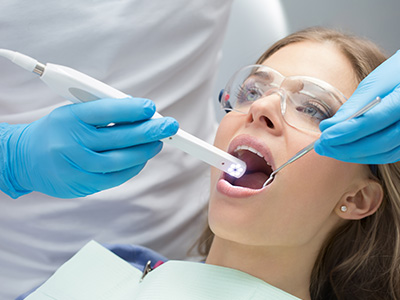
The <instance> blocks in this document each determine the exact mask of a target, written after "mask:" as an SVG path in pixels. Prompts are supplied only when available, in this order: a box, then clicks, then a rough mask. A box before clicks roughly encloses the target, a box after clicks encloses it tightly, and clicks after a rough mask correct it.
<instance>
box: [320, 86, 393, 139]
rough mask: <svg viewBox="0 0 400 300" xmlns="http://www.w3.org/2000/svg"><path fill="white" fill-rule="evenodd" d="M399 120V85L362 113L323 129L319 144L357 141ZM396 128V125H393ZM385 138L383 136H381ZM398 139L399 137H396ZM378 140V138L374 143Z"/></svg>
mask: <svg viewBox="0 0 400 300" xmlns="http://www.w3.org/2000/svg"><path fill="white" fill-rule="evenodd" d="M399 120H400V85H399V86H397V87H396V88H395V90H394V91H393V92H392V93H390V94H389V95H387V96H386V97H385V98H383V99H382V101H381V103H379V104H378V105H376V106H375V107H373V108H372V109H371V110H370V111H367V112H366V113H365V114H364V115H362V116H359V117H357V118H354V119H350V120H347V121H342V122H340V123H338V124H335V125H333V126H331V127H329V128H327V129H325V130H324V131H323V132H322V133H321V136H320V146H321V147H329V146H338V145H344V144H349V143H352V142H354V141H357V140H359V139H361V138H363V137H364V136H368V135H371V134H373V133H375V132H379V131H382V130H383V129H385V128H388V127H390V126H391V125H393V124H396V123H397V122H398V121H399ZM394 128H396V127H394ZM382 138H385V137H382ZM396 140H397V141H398V140H399V137H397V139H396ZM377 142H379V141H378V140H376V141H375V143H377Z"/></svg>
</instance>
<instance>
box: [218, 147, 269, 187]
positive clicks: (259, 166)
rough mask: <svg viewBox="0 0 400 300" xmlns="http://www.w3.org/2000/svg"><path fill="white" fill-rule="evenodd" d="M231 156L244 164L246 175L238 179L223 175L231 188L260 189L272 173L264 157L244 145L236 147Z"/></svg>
mask: <svg viewBox="0 0 400 300" xmlns="http://www.w3.org/2000/svg"><path fill="white" fill-rule="evenodd" d="M231 154H232V155H234V156H236V157H237V158H239V159H241V160H243V161H244V162H245V163H246V165H247V169H246V173H245V174H244V175H243V176H242V177H240V178H235V177H233V176H230V175H229V174H226V173H225V175H224V179H225V180H226V181H228V182H229V183H230V184H231V185H233V186H240V187H245V188H249V189H262V188H263V185H264V183H265V182H266V181H267V180H268V178H269V177H270V175H271V173H272V172H273V169H272V167H271V165H270V163H269V162H268V161H267V160H266V159H265V158H264V156H263V155H262V154H261V153H260V152H259V151H257V150H256V149H254V148H252V147H250V146H246V145H240V146H238V147H236V148H235V150H234V151H233V153H231Z"/></svg>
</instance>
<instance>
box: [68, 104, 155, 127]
mask: <svg viewBox="0 0 400 300" xmlns="http://www.w3.org/2000/svg"><path fill="white" fill-rule="evenodd" d="M68 107H69V109H71V111H72V112H73V113H74V114H75V115H76V116H77V117H78V119H79V120H81V121H82V122H84V123H86V124H90V125H95V126H106V125H107V124H110V123H129V122H137V121H143V120H146V119H149V118H151V117H152V116H153V115H154V113H155V111H156V109H155V105H154V103H153V102H152V101H151V100H148V99H142V98H124V99H100V100H96V101H92V102H85V103H78V104H71V105H68Z"/></svg>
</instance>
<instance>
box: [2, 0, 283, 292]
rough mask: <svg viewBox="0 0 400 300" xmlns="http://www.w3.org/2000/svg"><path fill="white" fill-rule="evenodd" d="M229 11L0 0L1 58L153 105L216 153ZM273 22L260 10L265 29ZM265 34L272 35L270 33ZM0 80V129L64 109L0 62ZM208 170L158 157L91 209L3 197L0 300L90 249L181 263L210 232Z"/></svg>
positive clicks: (199, 2)
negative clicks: (86, 80)
mask: <svg viewBox="0 0 400 300" xmlns="http://www.w3.org/2000/svg"><path fill="white" fill-rule="evenodd" d="M276 2H277V1H276ZM231 4H232V0H196V1H187V0H168V1H162V0H152V1H144V0H129V1H128V0H125V1H122V0H119V1H118V0H108V1H107V0H92V1H89V0H70V1H52V0H31V1H22V0H8V1H7V0H2V1H1V2H0V12H1V20H0V41H1V43H0V48H5V49H11V50H15V51H19V52H21V53H24V54H27V55H29V56H32V57H34V58H36V59H37V60H38V61H40V62H43V63H46V62H50V63H56V64H61V65H66V66H69V67H72V68H75V69H77V70H79V71H81V72H83V73H86V74H88V75H90V76H93V77H95V78H97V79H99V80H101V81H103V82H105V83H107V84H109V85H111V86H113V87H115V88H117V89H120V90H121V91H123V92H125V93H127V94H130V95H132V96H134V97H145V98H149V99H152V100H153V101H155V103H156V105H157V110H158V111H159V112H160V113H161V114H162V115H165V116H172V117H175V118H176V119H177V120H178V122H179V123H180V126H181V128H182V129H184V130H185V131H187V132H189V133H192V134H193V135H195V136H197V137H199V138H201V139H203V140H206V141H208V142H212V139H213V135H214V132H215V128H216V121H215V117H214V111H213V105H212V104H211V101H212V100H213V101H216V100H215V99H216V97H213V96H212V95H211V94H212V90H213V81H214V77H215V71H216V68H217V64H218V60H219V57H220V55H219V54H220V49H221V47H222V42H223V34H224V31H225V27H226V24H227V21H228V16H229V11H230V7H231ZM270 13H273V12H271V11H268V10H266V12H265V14H266V16H265V20H268V14H270ZM270 25H271V28H269V29H268V31H270V30H271V29H273V30H274V28H273V27H272V26H273V24H270ZM272 32H274V31H272ZM276 32H279V34H280V33H281V32H282V30H280V29H279V30H277V31H276ZM276 37H277V36H276V35H272V37H269V38H271V39H275V38H276ZM250 47H251V45H250ZM0 74H1V75H0V76H1V81H0V122H8V123H11V124H16V123H28V122H32V121H34V120H36V119H38V118H40V117H42V116H44V115H46V114H48V113H49V112H50V111H52V110H53V109H54V108H56V107H58V106H61V105H65V104H67V103H68V102H66V101H65V100H64V99H61V98H60V97H58V96H57V95H55V94H54V93H53V92H52V91H51V90H50V89H48V88H47V87H46V86H45V85H44V84H43V83H42V82H41V81H40V80H39V79H38V78H37V76H35V75H33V74H30V73H28V72H26V71H24V70H23V69H20V68H19V67H17V66H15V65H13V64H11V63H10V62H8V61H6V60H3V59H0ZM208 170H209V167H208V166H207V165H206V164H204V163H202V162H200V161H198V160H196V159H194V158H191V157H189V156H188V155H187V154H184V153H183V152H181V151H179V150H177V149H175V148H173V147H168V145H164V149H163V151H162V152H161V153H160V154H159V155H158V156H157V157H156V158H155V159H153V160H151V161H150V162H148V164H147V166H146V167H145V169H144V170H143V171H142V172H141V173H140V174H139V175H138V176H136V177H135V178H133V179H132V180H130V181H128V182H126V183H125V184H123V185H121V186H119V187H117V188H113V189H110V190H106V191H104V192H101V193H97V194H95V195H92V196H88V197H86V198H81V199H70V200H65V199H58V198H53V197H49V196H46V195H43V194H41V193H31V194H28V195H25V196H22V197H20V198H18V199H17V200H12V199H11V198H9V197H8V196H7V195H5V194H3V193H1V192H0V299H12V298H13V297H15V296H16V295H19V294H21V293H23V292H25V291H27V290H29V289H31V288H32V287H35V286H37V285H38V284H40V283H41V282H43V281H44V280H45V279H46V278H48V277H49V275H50V274H52V273H53V272H54V270H56V269H57V268H58V267H59V266H60V265H61V264H62V263H63V262H64V261H65V260H67V259H68V258H69V257H71V256H72V254H73V253H75V252H76V251H77V250H78V249H79V248H80V247H82V246H83V245H84V244H85V243H86V242H87V241H89V240H91V239H96V240H97V241H99V242H107V243H134V244H141V245H145V246H147V247H149V248H152V249H155V250H157V251H159V252H161V253H162V254H163V255H165V256H167V257H169V258H171V259H175V258H183V257H184V256H185V254H186V250H187V249H188V246H189V245H191V244H192V243H193V241H194V240H195V239H196V238H197V236H198V234H199V233H200V231H201V230H202V227H203V226H202V224H203V222H204V220H205V218H204V207H205V205H206V202H207V197H208ZM193 191H202V192H201V193H198V192H197V193H196V194H193Z"/></svg>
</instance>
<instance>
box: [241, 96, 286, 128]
mask: <svg viewBox="0 0 400 300" xmlns="http://www.w3.org/2000/svg"><path fill="white" fill-rule="evenodd" d="M282 97H284V94H283V93H282V92H281V91H279V90H276V91H270V92H269V93H268V94H265V95H263V96H262V97H261V98H260V99H258V100H257V101H254V103H253V104H252V105H251V106H250V109H249V112H248V114H247V126H258V127H261V128H263V129H264V130H267V131H269V132H270V133H272V134H274V135H280V134H281V133H282V129H283V123H284V120H283V116H282V113H281V99H282Z"/></svg>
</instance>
